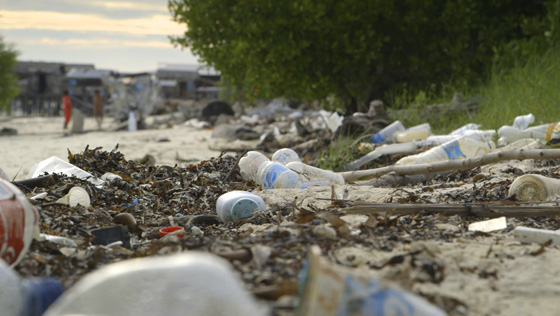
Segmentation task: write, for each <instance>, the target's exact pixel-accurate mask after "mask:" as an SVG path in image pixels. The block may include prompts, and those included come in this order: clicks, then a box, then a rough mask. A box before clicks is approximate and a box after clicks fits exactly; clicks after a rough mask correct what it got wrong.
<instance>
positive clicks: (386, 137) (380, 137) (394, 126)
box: [371, 121, 405, 144]
mask: <svg viewBox="0 0 560 316" xmlns="http://www.w3.org/2000/svg"><path fill="white" fill-rule="evenodd" d="M404 130H405V128H404V125H403V124H402V123H401V121H394V122H393V123H391V124H389V125H387V126H386V127H385V128H383V129H382V130H380V131H379V132H377V134H375V135H373V136H372V137H371V141H372V142H373V143H376V144H378V143H387V142H392V141H394V140H395V137H396V135H397V133H398V132H402V131H404Z"/></svg>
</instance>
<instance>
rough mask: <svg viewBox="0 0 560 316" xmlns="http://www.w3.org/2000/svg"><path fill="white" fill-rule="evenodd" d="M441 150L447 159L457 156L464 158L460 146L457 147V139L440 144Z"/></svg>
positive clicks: (456, 157)
mask: <svg viewBox="0 0 560 316" xmlns="http://www.w3.org/2000/svg"><path fill="white" fill-rule="evenodd" d="M442 148H443V150H445V153H446V154H447V157H449V159H458V158H466V157H467V156H465V154H463V152H462V151H461V147H459V142H458V141H456V140H455V141H452V142H450V143H449V144H447V145H445V146H442Z"/></svg>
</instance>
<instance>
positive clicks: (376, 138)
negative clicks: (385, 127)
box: [371, 133, 385, 144]
mask: <svg viewBox="0 0 560 316" xmlns="http://www.w3.org/2000/svg"><path fill="white" fill-rule="evenodd" d="M371 141H372V142H373V143H376V144H377V143H383V142H384V141H385V138H383V136H382V135H381V134H380V133H377V134H375V135H373V137H372V138H371Z"/></svg>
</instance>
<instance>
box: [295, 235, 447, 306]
mask: <svg viewBox="0 0 560 316" xmlns="http://www.w3.org/2000/svg"><path fill="white" fill-rule="evenodd" d="M320 254H321V250H320V249H319V247H318V246H316V245H315V246H312V247H311V249H310V251H309V256H308V258H307V261H306V263H305V265H304V267H303V269H302V272H301V275H300V292H299V297H298V305H297V309H296V315H297V316H315V315H317V316H335V315H354V316H379V315H402V316H414V315H425V316H428V315H429V316H444V315H446V313H445V312H444V311H442V310H441V309H439V308H438V307H436V306H434V305H432V304H431V303H429V302H428V301H427V300H425V299H423V298H422V297H420V296H417V295H415V294H413V293H410V292H408V291H405V290H402V289H400V288H398V287H397V286H395V285H393V284H389V283H388V282H385V281H384V280H382V279H380V278H379V277H378V275H376V274H375V273H372V271H369V270H367V269H359V268H354V269H351V268H348V267H346V266H341V265H338V264H334V263H331V262H329V261H328V260H327V259H326V258H323V257H321V256H320Z"/></svg>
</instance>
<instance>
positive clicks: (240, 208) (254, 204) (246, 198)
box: [216, 191, 266, 223]
mask: <svg viewBox="0 0 560 316" xmlns="http://www.w3.org/2000/svg"><path fill="white" fill-rule="evenodd" d="M264 210H266V205H265V204H264V201H263V199H262V198H261V197H260V196H258V195H255V194H253V193H251V192H247V191H231V192H228V193H225V194H222V195H220V197H219V198H218V201H216V213H217V214H218V217H219V218H220V219H221V220H222V222H224V223H226V222H235V221H238V220H239V219H241V218H245V217H251V216H252V215H253V213H254V212H257V211H264Z"/></svg>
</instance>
